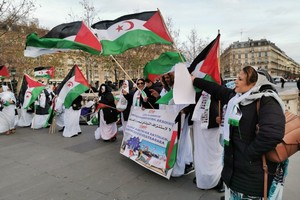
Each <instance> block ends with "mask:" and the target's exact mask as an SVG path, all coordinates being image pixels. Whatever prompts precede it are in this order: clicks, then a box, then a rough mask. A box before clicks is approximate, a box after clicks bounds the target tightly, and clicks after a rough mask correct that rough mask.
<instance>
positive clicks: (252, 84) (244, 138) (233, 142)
mask: <svg viewBox="0 0 300 200" xmlns="http://www.w3.org/2000/svg"><path fill="white" fill-rule="evenodd" d="M192 80H193V84H194V86H196V87H198V88H200V89H203V90H204V91H206V92H207V93H209V94H210V95H211V96H213V97H214V98H216V99H217V100H221V102H222V103H223V104H224V105H225V104H227V109H226V113H225V119H224V129H223V134H224V140H225V141H226V143H225V145H224V166H223V170H222V179H223V181H224V182H225V184H226V186H227V187H226V191H225V199H237V200H239V199H262V197H263V191H264V171H263V169H262V166H263V165H262V155H263V154H265V153H266V152H268V151H270V150H272V149H274V148H275V147H276V145H277V144H278V143H280V142H281V140H282V138H283V135H284V129H285V116H284V113H283V111H284V105H283V103H282V101H281V99H280V98H279V96H278V94H277V93H276V92H275V89H274V87H273V85H272V84H271V83H270V82H269V81H268V80H267V79H266V77H265V76H263V75H261V74H258V73H257V72H256V70H255V69H254V68H253V67H251V66H246V67H244V68H243V69H242V71H241V72H240V73H239V75H238V78H237V80H236V81H235V83H236V87H235V89H234V90H232V89H229V88H225V87H223V86H220V85H217V84H216V83H213V82H209V81H206V80H204V79H200V78H195V77H194V76H192ZM258 103H259V105H260V109H259V111H257V104H258ZM258 112H259V113H258ZM258 127H259V129H258ZM267 165H268V180H269V181H268V191H269V194H268V195H269V196H272V195H274V193H275V192H278V191H279V193H280V192H281V194H279V195H282V191H280V189H278V190H276V189H275V188H272V190H270V187H271V184H273V183H272V181H280V182H281V181H282V182H283V181H284V180H283V178H282V176H283V173H280V174H279V175H281V177H276V179H274V177H275V174H276V175H278V173H275V172H278V171H279V172H283V165H282V164H277V163H273V162H270V161H268V160H267ZM279 175H278V176H279ZM278 185H279V184H278ZM278 185H277V186H278ZM280 185H282V184H280ZM274 186H275V185H272V187H274ZM275 187H276V186H275ZM281 187H282V186H281ZM279 199H281V198H279Z"/></svg>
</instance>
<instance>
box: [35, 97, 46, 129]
mask: <svg viewBox="0 0 300 200" xmlns="http://www.w3.org/2000/svg"><path fill="white" fill-rule="evenodd" d="M46 100H47V99H46V94H45V93H44V92H42V93H41V94H40V96H39V97H38V99H37V100H36V101H35V102H34V103H35V105H39V106H40V107H42V108H45V107H46ZM48 117H49V114H44V115H40V114H36V113H35V114H34V116H33V119H32V123H31V128H32V129H40V128H44V126H45V125H46V121H47V119H48Z"/></svg>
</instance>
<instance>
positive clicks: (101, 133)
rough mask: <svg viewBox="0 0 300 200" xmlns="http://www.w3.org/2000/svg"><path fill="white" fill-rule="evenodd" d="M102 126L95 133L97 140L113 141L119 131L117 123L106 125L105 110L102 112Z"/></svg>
mask: <svg viewBox="0 0 300 200" xmlns="http://www.w3.org/2000/svg"><path fill="white" fill-rule="evenodd" d="M99 121H100V122H99V123H100V124H99V127H98V128H97V129H96V131H95V139H96V140H99V139H100V138H102V139H103V140H109V139H111V138H112V137H113V136H114V135H115V134H116V133H117V131H118V129H117V124H116V122H113V123H110V124H106V121H105V120H104V114H103V110H102V109H101V110H100V120H99Z"/></svg>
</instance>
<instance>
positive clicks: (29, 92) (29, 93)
mask: <svg viewBox="0 0 300 200" xmlns="http://www.w3.org/2000/svg"><path fill="white" fill-rule="evenodd" d="M30 95H31V91H29V90H27V91H26V95H25V98H29V97H30Z"/></svg>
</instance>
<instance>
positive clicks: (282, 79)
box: [280, 77, 285, 88]
mask: <svg viewBox="0 0 300 200" xmlns="http://www.w3.org/2000/svg"><path fill="white" fill-rule="evenodd" d="M280 82H281V88H284V83H285V80H284V78H282V77H281V78H280Z"/></svg>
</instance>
